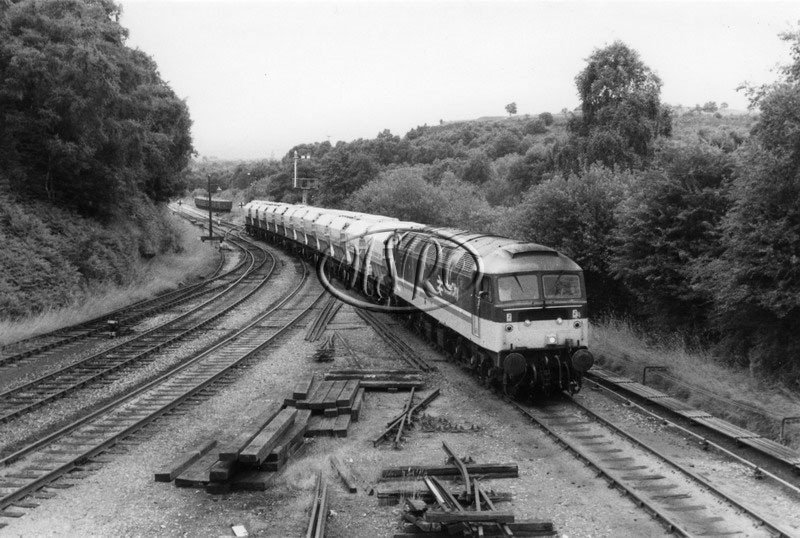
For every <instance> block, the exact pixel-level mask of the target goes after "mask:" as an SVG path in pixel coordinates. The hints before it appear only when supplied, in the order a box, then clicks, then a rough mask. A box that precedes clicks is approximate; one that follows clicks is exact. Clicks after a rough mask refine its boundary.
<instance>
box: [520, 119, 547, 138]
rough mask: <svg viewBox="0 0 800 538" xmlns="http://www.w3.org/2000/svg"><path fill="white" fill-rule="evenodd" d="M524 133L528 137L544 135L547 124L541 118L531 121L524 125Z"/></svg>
mask: <svg viewBox="0 0 800 538" xmlns="http://www.w3.org/2000/svg"><path fill="white" fill-rule="evenodd" d="M551 123H552V122H551ZM524 132H525V134H530V135H537V134H544V133H546V132H547V124H546V123H545V122H544V120H542V119H541V118H537V119H535V120H531V121H529V122H528V123H526V124H525V128H524Z"/></svg>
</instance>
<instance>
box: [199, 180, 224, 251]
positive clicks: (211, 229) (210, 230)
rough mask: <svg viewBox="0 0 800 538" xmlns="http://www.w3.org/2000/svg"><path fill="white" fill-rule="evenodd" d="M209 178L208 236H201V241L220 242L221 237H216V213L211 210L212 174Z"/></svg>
mask: <svg viewBox="0 0 800 538" xmlns="http://www.w3.org/2000/svg"><path fill="white" fill-rule="evenodd" d="M207 177H208V236H207V237H206V236H205V235H201V236H200V240H201V241H215V240H219V239H220V238H219V237H214V227H213V226H214V225H213V223H214V212H213V210H212V209H211V174H208V175H207Z"/></svg>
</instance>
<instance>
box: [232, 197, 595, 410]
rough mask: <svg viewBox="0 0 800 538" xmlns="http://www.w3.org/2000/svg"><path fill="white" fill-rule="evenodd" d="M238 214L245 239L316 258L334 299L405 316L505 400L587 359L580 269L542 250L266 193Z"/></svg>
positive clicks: (577, 384) (552, 386) (575, 376)
mask: <svg viewBox="0 0 800 538" xmlns="http://www.w3.org/2000/svg"><path fill="white" fill-rule="evenodd" d="M245 221H246V222H245V226H246V229H247V232H248V233H249V234H250V235H252V236H255V237H258V238H261V239H264V240H267V241H271V242H274V243H277V244H280V245H283V246H284V247H286V248H287V249H290V250H292V251H295V252H297V253H298V254H300V255H302V256H305V257H307V258H309V259H314V260H315V261H316V262H317V267H318V273H319V275H320V277H321V280H322V281H323V283H325V284H326V286H327V287H328V289H329V291H331V292H332V293H334V294H335V295H337V296H339V297H340V298H342V299H343V300H345V301H348V302H351V303H352V304H354V305H355V306H359V307H366V308H373V309H379V310H388V311H393V312H397V313H399V314H401V315H403V316H404V317H405V319H406V320H407V321H408V323H409V324H410V325H411V326H413V327H414V328H415V329H417V330H418V331H419V332H420V333H421V334H423V335H424V336H425V337H426V338H427V339H428V340H429V341H430V342H432V343H433V344H434V345H435V346H437V347H438V348H440V349H441V350H443V351H445V352H446V353H448V354H449V355H451V356H452V357H453V358H454V359H455V360H457V361H459V362H461V363H463V364H465V365H467V366H468V367H469V368H470V369H472V370H473V371H474V372H475V373H476V374H477V375H478V376H480V377H481V378H482V379H483V380H484V381H485V382H486V383H487V384H488V383H491V384H494V385H496V386H498V387H501V388H502V390H504V391H505V392H506V393H507V394H509V395H511V396H513V397H518V398H529V397H539V396H549V395H552V394H555V393H557V392H561V391H566V392H570V393H574V392H577V391H578V390H580V388H581V383H582V376H583V374H584V373H585V372H586V371H587V370H589V368H591V366H592V364H593V363H594V358H593V356H592V354H591V352H590V351H589V350H588V344H589V342H588V339H589V323H588V312H587V303H586V287H585V284H584V278H583V272H582V270H581V268H580V267H579V266H578V265H577V264H576V263H575V262H573V261H572V260H570V259H569V258H567V257H566V256H564V255H563V254H561V253H559V252H557V251H555V250H553V249H551V248H548V247H545V246H542V245H538V244H535V243H522V242H519V241H515V240H512V239H508V238H505V237H500V236H496V235H487V234H475V233H470V232H466V231H463V230H456V229H449V228H435V227H430V226H426V225H424V224H420V223H415V222H405V221H399V220H398V219H394V218H390V217H384V216H380V215H371V214H368V213H359V212H353V211H342V210H333V209H324V208H319V207H313V206H307V205H295V204H286V203H279V202H270V201H258V200H254V201H252V202H250V203H248V204H247V205H246V206H245ZM354 290H357V291H358V293H359V295H361V296H364V297H366V298H368V300H361V299H359V298H358V296H356V295H354V294H353V291H354Z"/></svg>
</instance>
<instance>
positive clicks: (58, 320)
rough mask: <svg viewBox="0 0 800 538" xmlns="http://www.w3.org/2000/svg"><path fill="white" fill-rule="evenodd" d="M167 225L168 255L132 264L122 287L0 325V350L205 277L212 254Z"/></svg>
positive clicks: (181, 225)
mask: <svg viewBox="0 0 800 538" xmlns="http://www.w3.org/2000/svg"><path fill="white" fill-rule="evenodd" d="M169 220H170V224H172V225H173V231H174V240H175V241H176V245H175V246H174V247H173V248H172V252H171V253H166V254H159V255H156V256H153V257H151V258H147V259H146V258H138V259H135V261H134V262H133V263H132V264H131V266H130V267H129V268H128V276H129V278H128V279H127V282H126V283H125V284H121V285H120V284H114V283H108V282H105V283H92V284H88V285H87V288H86V290H85V291H84V292H83V293H82V294H81V295H80V296H78V297H76V298H75V299H74V300H73V301H71V302H70V303H68V304H66V305H62V306H60V307H54V308H49V309H47V310H45V311H43V312H41V313H39V314H37V315H34V316H30V317H27V318H21V319H15V320H5V321H0V345H5V344H7V343H9V342H13V341H16V340H20V339H23V338H27V337H30V336H33V335H36V334H40V333H44V332H48V331H53V330H56V329H58V328H61V327H65V326H68V325H73V324H75V323H79V322H81V321H84V320H87V319H91V318H94V317H97V316H100V315H102V314H104V313H107V312H110V311H112V310H115V309H117V308H120V307H122V306H125V305H127V304H130V303H133V302H136V301H139V300H142V299H147V298H149V297H152V296H154V295H156V294H158V293H159V292H162V291H165V290H168V289H172V288H175V287H177V286H179V285H181V284H182V283H187V282H191V281H193V280H195V279H196V278H197V277H198V276H201V275H205V274H208V273H209V272H211V271H212V270H213V269H214V267H216V265H217V260H218V257H217V253H216V251H215V250H214V248H213V247H212V246H211V245H209V244H207V243H202V242H201V241H199V240H198V235H199V234H198V231H197V228H195V227H193V226H191V225H190V224H189V223H188V222H186V221H185V220H183V219H180V218H178V217H173V218H170V219H169Z"/></svg>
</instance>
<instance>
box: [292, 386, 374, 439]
mask: <svg viewBox="0 0 800 538" xmlns="http://www.w3.org/2000/svg"><path fill="white" fill-rule="evenodd" d="M363 401H364V389H363V388H362V387H361V386H360V381H359V380H358V379H339V380H331V381H328V380H317V379H316V378H315V377H314V376H311V377H309V378H308V379H306V380H304V381H302V382H301V383H299V384H298V385H297V386H296V387H295V388H294V391H293V392H292V397H291V398H286V399H285V400H284V402H283V403H284V405H286V406H288V407H291V408H295V409H298V410H302V411H308V412H309V414H310V419H309V424H308V431H307V432H306V435H307V436H309V437H316V436H324V435H328V436H332V437H347V429H348V428H349V427H350V423H351V422H353V421H357V420H358V417H359V416H360V414H361V406H362V403H363Z"/></svg>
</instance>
